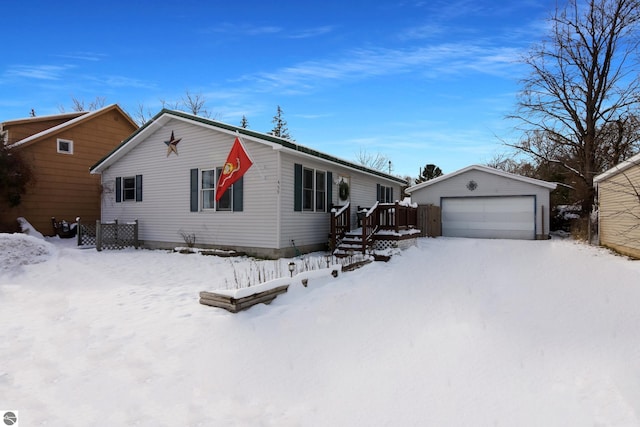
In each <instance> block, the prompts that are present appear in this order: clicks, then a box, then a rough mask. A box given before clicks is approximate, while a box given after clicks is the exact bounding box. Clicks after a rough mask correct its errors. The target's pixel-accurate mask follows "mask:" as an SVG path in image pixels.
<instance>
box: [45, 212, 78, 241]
mask: <svg viewBox="0 0 640 427" xmlns="http://www.w3.org/2000/svg"><path fill="white" fill-rule="evenodd" d="M51 225H52V226H53V232H54V233H56V235H57V236H58V237H60V238H62V239H70V238H72V237H75V236H76V231H77V228H76V224H69V223H68V222H67V221H65V220H64V219H63V220H62V221H60V222H56V219H55V217H51Z"/></svg>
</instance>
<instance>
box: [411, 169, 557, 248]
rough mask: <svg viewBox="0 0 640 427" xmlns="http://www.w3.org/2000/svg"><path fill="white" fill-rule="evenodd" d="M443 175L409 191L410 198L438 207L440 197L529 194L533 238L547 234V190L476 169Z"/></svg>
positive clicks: (418, 202) (515, 195)
mask: <svg viewBox="0 0 640 427" xmlns="http://www.w3.org/2000/svg"><path fill="white" fill-rule="evenodd" d="M444 177H445V178H444V179H442V178H441V180H440V181H439V182H436V183H434V184H432V185H429V186H425V187H422V188H419V189H417V190H415V191H412V193H411V201H412V202H413V203H417V204H419V205H428V204H432V205H435V206H440V207H441V208H442V206H441V200H443V199H448V198H476V197H502V196H508V197H521V196H531V197H533V198H534V199H535V208H534V209H535V210H534V211H533V215H534V220H533V221H535V222H534V223H533V224H532V227H533V228H534V229H535V230H536V238H541V237H543V236H546V235H548V234H549V207H550V206H549V191H550V189H548V188H546V187H543V186H540V185H536V184H533V183H530V182H525V181H522V180H517V179H514V178H510V177H505V176H502V175H495V174H492V173H489V172H485V171H482V170H477V169H470V170H468V171H466V172H464V173H461V174H459V175H455V176H452V177H450V178H446V175H445V176H444ZM471 182H473V184H475V185H472V184H471ZM472 189H473V190H472ZM443 221H444V219H443Z"/></svg>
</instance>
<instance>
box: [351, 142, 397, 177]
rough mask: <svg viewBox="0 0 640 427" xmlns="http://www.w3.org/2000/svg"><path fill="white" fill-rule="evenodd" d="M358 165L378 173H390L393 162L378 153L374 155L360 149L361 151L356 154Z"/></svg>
mask: <svg viewBox="0 0 640 427" xmlns="http://www.w3.org/2000/svg"><path fill="white" fill-rule="evenodd" d="M356 163H359V164H361V165H362V166H366V167H368V168H371V169H375V170H378V171H382V172H389V169H390V163H391V161H390V160H389V157H387V156H385V155H384V154H382V153H379V152H378V153H375V154H372V153H370V152H368V151H367V150H365V149H363V148H360V151H358V153H356Z"/></svg>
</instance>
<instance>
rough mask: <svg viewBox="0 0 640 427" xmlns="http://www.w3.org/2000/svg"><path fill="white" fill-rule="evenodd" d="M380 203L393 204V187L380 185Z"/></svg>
mask: <svg viewBox="0 0 640 427" xmlns="http://www.w3.org/2000/svg"><path fill="white" fill-rule="evenodd" d="M378 202H380V203H393V187H387V186H386V185H379V184H378Z"/></svg>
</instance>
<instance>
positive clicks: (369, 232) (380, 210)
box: [330, 202, 418, 253]
mask: <svg viewBox="0 0 640 427" xmlns="http://www.w3.org/2000/svg"><path fill="white" fill-rule="evenodd" d="M356 215H357V217H358V224H357V227H358V228H361V230H360V231H359V232H360V233H361V240H362V253H365V252H366V249H367V247H368V245H369V244H370V242H371V239H372V237H373V235H374V234H375V233H376V232H378V231H379V230H389V231H394V232H396V233H399V232H400V231H401V230H406V229H410V228H416V227H417V225H418V209H417V208H416V207H414V206H408V205H406V204H400V203H399V202H395V203H379V202H376V203H375V204H374V205H373V206H372V207H370V208H363V207H360V206H358V208H357V210H356ZM350 217H351V214H350V208H349V205H348V204H347V205H345V206H343V207H341V208H340V209H338V210H335V209H334V210H332V215H331V235H330V244H331V249H332V250H333V249H336V248H337V245H338V242H339V240H340V239H342V237H344V235H345V234H346V233H347V232H349V231H350V230H351V226H350Z"/></svg>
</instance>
